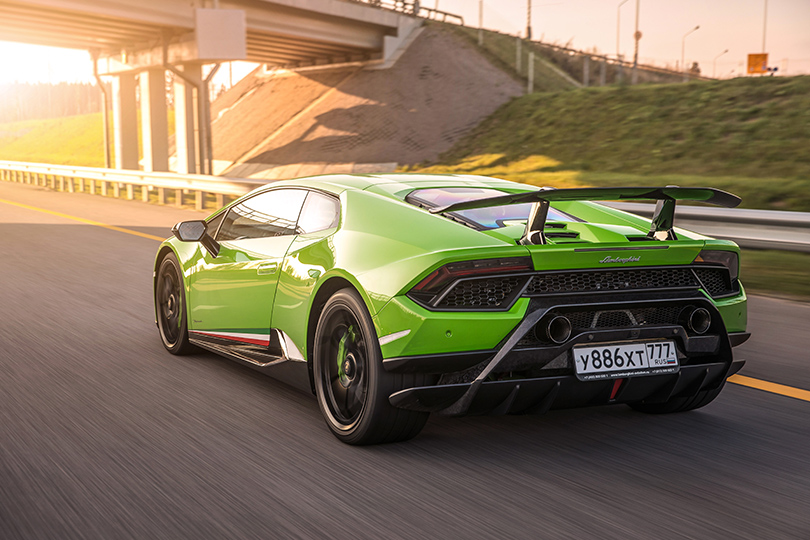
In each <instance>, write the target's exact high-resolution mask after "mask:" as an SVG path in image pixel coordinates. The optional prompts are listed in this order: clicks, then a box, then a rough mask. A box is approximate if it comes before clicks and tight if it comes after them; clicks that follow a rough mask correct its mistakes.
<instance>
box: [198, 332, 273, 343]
mask: <svg viewBox="0 0 810 540" xmlns="http://www.w3.org/2000/svg"><path fill="white" fill-rule="evenodd" d="M191 333H192V334H200V335H203V336H209V337H215V338H219V339H227V340H228V341H238V342H240V343H250V344H252V345H265V346H267V345H270V336H269V335H267V334H244V333H241V332H203V331H200V330H192V331H191Z"/></svg>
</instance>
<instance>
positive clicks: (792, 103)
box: [419, 77, 810, 211]
mask: <svg viewBox="0 0 810 540" xmlns="http://www.w3.org/2000/svg"><path fill="white" fill-rule="evenodd" d="M808 148H810V77H791V78H788V77H779V78H745V79H735V80H731V81H712V82H701V83H691V84H670V85H640V86H635V87H626V86H618V87H605V88H586V89H577V90H569V91H565V92H554V93H539V94H532V95H527V96H523V97H521V98H518V99H515V100H512V101H511V102H510V103H508V104H506V105H504V106H503V107H501V108H500V109H499V110H498V111H497V112H496V113H495V114H493V115H492V116H490V117H489V118H488V119H487V120H486V121H484V122H483V123H481V124H480V125H479V126H478V127H477V128H475V129H474V130H473V131H472V132H471V133H470V134H469V135H468V136H467V137H465V138H464V139H463V140H462V141H460V142H459V143H458V144H456V145H455V146H454V147H453V148H452V149H451V150H450V151H448V152H446V153H445V154H443V155H442V156H441V158H440V161H439V162H438V163H436V164H426V165H425V166H422V167H419V169H421V170H448V169H451V170H456V171H459V172H462V171H463V172H468V173H476V174H493V175H497V176H503V177H506V178H510V179H513V180H517V181H522V182H527V183H532V184H539V185H554V186H560V185H569V186H574V185H618V184H641V185H652V184H661V183H664V184H677V185H701V184H703V185H712V186H716V187H720V188H725V189H729V190H731V191H734V192H736V193H738V194H740V195H741V196H743V199H744V205H745V206H748V207H752V208H778V209H791V210H803V211H810V152H808Z"/></svg>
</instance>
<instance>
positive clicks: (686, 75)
mask: <svg viewBox="0 0 810 540" xmlns="http://www.w3.org/2000/svg"><path fill="white" fill-rule="evenodd" d="M699 28H700V25H697V26H695V27H694V28H692V29H691V30H689V31H688V32H687V33H685V34H684V35H683V38H681V69H682V70H683V80H684V81H687V80H689V71H687V69H686V64H685V63H684V53H685V52H686V36H688V35H689V34H691V33H692V32H695V31H697V30H698V29H699Z"/></svg>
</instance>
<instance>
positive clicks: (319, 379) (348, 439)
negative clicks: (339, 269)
mask: <svg viewBox="0 0 810 540" xmlns="http://www.w3.org/2000/svg"><path fill="white" fill-rule="evenodd" d="M313 358H314V363H313V376H314V382H315V394H316V396H317V397H318V405H319V406H320V409H321V412H322V413H323V416H324V419H325V420H326V425H327V426H329V429H330V430H331V431H332V433H333V434H334V435H335V436H336V437H337V438H338V439H340V440H341V441H342V442H344V443H347V444H354V445H364V444H380V443H390V442H398V441H404V440H407V439H410V438H412V437H415V436H416V435H417V434H418V433H419V432H420V431H421V430H422V428H423V427H424V425H425V422H427V419H428V416H429V414H428V413H424V412H417V411H408V410H404V409H398V408H396V407H393V406H392V405H391V404H390V402H389V401H388V397H389V396H390V395H391V394H393V393H394V392H397V391H399V390H402V389H404V388H410V387H413V386H423V385H425V384H430V382H429V379H430V376H427V375H413V374H395V373H389V372H387V371H385V369H383V367H382V353H381V352H380V345H379V343H378V341H377V333H376V331H375V330H374V325H373V324H372V321H371V317H370V316H369V314H368V311H367V310H366V306H365V304H364V303H363V300H362V298H361V297H360V295H359V294H358V293H357V292H356V291H354V290H352V289H342V290H340V291H338V292H337V293H335V294H334V295H333V296H332V297H331V298H330V299H329V300H328V301H327V303H326V305H325V306H324V309H323V311H322V312H321V315H320V318H319V319H318V326H317V329H316V331H315V349H314V356H313Z"/></svg>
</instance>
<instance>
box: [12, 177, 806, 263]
mask: <svg viewBox="0 0 810 540" xmlns="http://www.w3.org/2000/svg"><path fill="white" fill-rule="evenodd" d="M0 180H5V181H10V182H21V183H25V184H33V185H37V186H47V187H49V188H50V189H53V190H57V191H68V192H81V193H91V194H96V195H104V196H113V197H125V198H127V199H130V200H133V199H135V198H136V197H139V198H140V199H141V200H143V201H147V202H149V201H152V202H157V203H158V204H168V203H169V199H170V198H171V199H173V204H175V205H178V206H183V205H184V203H185V202H186V201H187V199H186V196H189V197H193V199H194V206H195V207H196V208H197V209H198V210H205V209H206V208H207V207H210V208H211V209H216V208H219V207H221V206H223V205H224V204H225V197H238V196H241V195H244V194H245V193H247V192H249V191H251V190H253V189H255V188H257V187H261V186H263V185H265V184H267V183H268V181H267V180H251V179H247V178H226V177H222V176H205V175H200V174H174V173H163V172H160V173H154V172H144V171H128V170H119V169H99V168H95V167H71V166H64V165H48V164H45V163H23V162H17V161H0ZM188 202H191V201H188ZM608 204H610V205H611V206H614V207H617V208H620V209H622V210H626V211H629V212H632V213H635V214H639V215H647V216H651V215H652V212H653V209H654V206H653V205H649V204H636V203H608ZM675 224H676V225H677V226H680V227H683V228H684V229H690V230H696V231H699V232H701V233H704V234H707V235H709V236H713V237H715V238H727V239H729V240H734V241H735V242H737V243H738V244H739V245H741V246H743V247H749V248H756V249H777V250H783V251H799V252H805V253H810V212H783V211H774V210H749V209H739V208H709V207H702V206H700V207H698V206H679V207H678V210H677V211H676V222H675Z"/></svg>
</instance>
